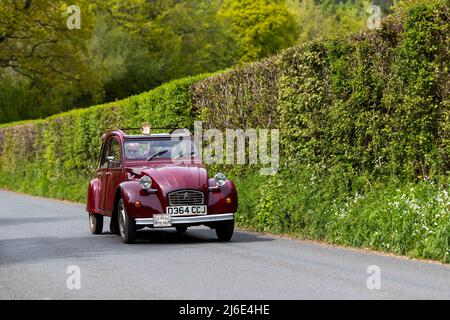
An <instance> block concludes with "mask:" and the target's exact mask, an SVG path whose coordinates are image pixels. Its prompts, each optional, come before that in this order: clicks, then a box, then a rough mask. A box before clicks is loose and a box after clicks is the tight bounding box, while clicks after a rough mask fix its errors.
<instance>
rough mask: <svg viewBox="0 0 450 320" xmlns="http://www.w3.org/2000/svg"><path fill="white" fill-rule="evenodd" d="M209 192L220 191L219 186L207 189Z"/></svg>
mask: <svg viewBox="0 0 450 320" xmlns="http://www.w3.org/2000/svg"><path fill="white" fill-rule="evenodd" d="M208 190H209V191H216V190H220V188H219V186H214V187H208Z"/></svg>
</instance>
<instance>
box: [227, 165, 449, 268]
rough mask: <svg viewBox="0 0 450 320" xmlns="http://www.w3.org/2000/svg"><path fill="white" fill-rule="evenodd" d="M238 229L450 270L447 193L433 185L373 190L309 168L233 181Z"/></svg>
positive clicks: (337, 173)
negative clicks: (437, 263) (364, 250)
mask: <svg viewBox="0 0 450 320" xmlns="http://www.w3.org/2000/svg"><path fill="white" fill-rule="evenodd" d="M235 182H236V184H237V188H238V192H239V196H240V199H244V200H243V201H241V202H240V208H239V214H238V215H237V221H238V223H239V225H240V226H243V227H246V228H250V229H254V230H257V231H263V232H271V233H276V234H288V235H291V236H297V237H300V238H307V239H317V240H323V241H327V242H330V243H335V244H340V245H347V246H353V247H365V248H373V249H376V250H380V251H384V252H393V253H397V254H402V255H408V256H411V257H418V258H430V259H436V260H441V261H443V262H447V263H449V262H450V249H449V248H450V247H449V244H450V210H449V206H450V197H449V191H450V187H449V186H448V185H447V187H439V186H437V185H436V184H434V183H433V182H431V181H422V182H419V183H417V184H416V183H406V184H403V183H400V184H399V183H398V182H395V181H388V182H383V183H373V184H371V183H370V182H369V180H367V179H366V178H365V177H358V176H356V175H355V173H354V172H352V171H351V170H349V169H348V168H347V169H345V168H334V169H333V172H332V174H330V172H327V170H326V169H324V168H323V167H320V166H314V165H301V166H296V167H290V168H283V170H282V171H281V172H279V173H278V174H277V175H275V176H273V177H262V176H260V175H248V176H245V177H236V178H235Z"/></svg>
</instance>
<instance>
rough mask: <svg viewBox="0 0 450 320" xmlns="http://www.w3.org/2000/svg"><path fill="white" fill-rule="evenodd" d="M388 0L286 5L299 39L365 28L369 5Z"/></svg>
mask: <svg viewBox="0 0 450 320" xmlns="http://www.w3.org/2000/svg"><path fill="white" fill-rule="evenodd" d="M377 2H383V3H387V2H388V1H385V0H382V1H363V0H348V1H345V0H342V1H334V0H333V1H317V0H287V1H286V5H287V7H288V10H289V12H290V13H291V14H292V16H293V17H294V20H295V22H296V24H297V26H298V29H299V35H298V40H299V42H305V41H309V40H313V39H315V38H316V37H331V36H342V35H345V34H349V33H354V32H358V31H360V30H363V29H365V27H366V21H367V19H368V17H369V15H368V14H367V12H366V9H367V8H368V6H369V4H377Z"/></svg>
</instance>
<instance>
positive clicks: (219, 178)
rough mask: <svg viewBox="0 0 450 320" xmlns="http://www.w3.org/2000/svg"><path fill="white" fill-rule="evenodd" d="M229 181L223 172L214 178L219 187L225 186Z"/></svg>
mask: <svg viewBox="0 0 450 320" xmlns="http://www.w3.org/2000/svg"><path fill="white" fill-rule="evenodd" d="M227 180H228V179H227V177H226V176H225V175H224V174H223V173H222V172H219V173H217V174H216V175H215V176H214V181H216V184H217V185H218V186H219V187H221V186H223V185H224V184H225V183H226V182H227Z"/></svg>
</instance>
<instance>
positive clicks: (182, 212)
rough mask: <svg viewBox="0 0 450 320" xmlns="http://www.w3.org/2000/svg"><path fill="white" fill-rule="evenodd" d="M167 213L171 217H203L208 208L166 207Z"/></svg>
mask: <svg viewBox="0 0 450 320" xmlns="http://www.w3.org/2000/svg"><path fill="white" fill-rule="evenodd" d="M166 213H167V214H169V215H171V216H197V215H199V216H203V215H206V214H207V209H206V206H171V207H166Z"/></svg>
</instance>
